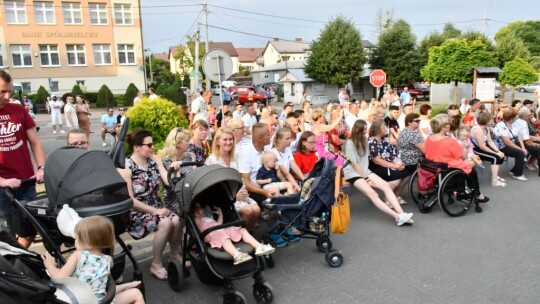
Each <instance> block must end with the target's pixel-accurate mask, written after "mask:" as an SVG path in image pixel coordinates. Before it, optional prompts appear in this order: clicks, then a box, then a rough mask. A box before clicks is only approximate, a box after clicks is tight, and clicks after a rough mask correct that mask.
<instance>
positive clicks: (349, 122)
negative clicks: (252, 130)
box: [345, 112, 360, 130]
mask: <svg viewBox="0 0 540 304" xmlns="http://www.w3.org/2000/svg"><path fill="white" fill-rule="evenodd" d="M359 118H360V117H359V116H357V115H354V114H352V113H350V112H349V113H347V115H345V123H346V124H347V127H348V128H349V130H352V128H353V126H354V123H355V122H356V121H357V120H358V119H359Z"/></svg>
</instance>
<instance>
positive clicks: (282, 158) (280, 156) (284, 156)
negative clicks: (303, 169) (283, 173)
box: [270, 147, 293, 171]
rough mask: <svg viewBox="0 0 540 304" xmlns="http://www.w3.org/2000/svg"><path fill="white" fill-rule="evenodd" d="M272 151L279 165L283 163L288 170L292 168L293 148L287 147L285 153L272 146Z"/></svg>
mask: <svg viewBox="0 0 540 304" xmlns="http://www.w3.org/2000/svg"><path fill="white" fill-rule="evenodd" d="M270 151H272V153H274V154H275V155H276V157H277V164H278V165H282V166H283V167H284V168H285V169H286V170H287V171H289V170H290V169H291V159H293V154H292V150H291V148H289V147H287V148H285V152H283V153H281V152H279V151H278V150H277V148H272V150H270Z"/></svg>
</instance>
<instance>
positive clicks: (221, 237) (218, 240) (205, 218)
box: [191, 202, 275, 265]
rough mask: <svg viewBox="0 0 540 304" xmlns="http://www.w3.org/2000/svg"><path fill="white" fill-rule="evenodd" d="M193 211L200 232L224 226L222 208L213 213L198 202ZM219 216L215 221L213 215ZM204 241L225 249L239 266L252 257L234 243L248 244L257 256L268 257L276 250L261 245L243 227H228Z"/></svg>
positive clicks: (211, 233) (216, 208)
mask: <svg viewBox="0 0 540 304" xmlns="http://www.w3.org/2000/svg"><path fill="white" fill-rule="evenodd" d="M192 206H193V210H192V212H191V215H192V216H193V218H194V219H195V223H196V224H197V227H198V228H199V230H200V231H201V232H202V233H204V232H205V231H206V229H208V228H210V227H214V226H218V225H221V224H223V212H222V211H221V208H219V207H214V210H213V212H212V211H211V210H210V207H209V206H206V207H205V208H201V205H200V204H199V203H197V202H194V203H193V205H192ZM212 213H214V214H216V215H217V216H218V219H217V221H216V220H214V216H213V214H212ZM204 240H205V241H206V242H208V243H210V245H211V246H212V248H223V250H225V251H226V252H227V253H228V254H230V255H231V256H232V257H233V258H234V265H238V264H241V263H244V262H247V261H249V260H251V259H252V258H251V256H250V255H249V254H247V253H245V252H241V251H239V250H238V249H237V248H236V247H235V246H234V244H233V242H239V241H240V240H242V241H243V242H244V243H248V244H249V245H251V246H252V247H253V248H255V249H256V250H255V255H257V256H261V255H268V254H272V253H274V251H275V249H274V248H273V247H272V246H270V245H264V244H261V243H259V242H258V241H257V240H256V239H255V238H253V236H251V234H249V232H248V231H247V230H246V228H242V227H226V228H222V229H218V230H214V231H212V232H210V233H208V235H206V237H205V238H204Z"/></svg>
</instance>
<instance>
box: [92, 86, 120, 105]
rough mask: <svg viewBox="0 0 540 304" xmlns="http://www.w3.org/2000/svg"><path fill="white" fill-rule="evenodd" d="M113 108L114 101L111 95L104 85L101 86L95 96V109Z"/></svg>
mask: <svg viewBox="0 0 540 304" xmlns="http://www.w3.org/2000/svg"><path fill="white" fill-rule="evenodd" d="M115 106H116V99H115V98H114V95H113V93H112V92H111V90H110V89H109V87H107V85H106V84H104V85H102V86H101V88H100V89H99V91H98V94H97V101H96V107H99V108H108V107H115Z"/></svg>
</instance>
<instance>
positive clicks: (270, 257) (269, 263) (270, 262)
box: [264, 254, 276, 268]
mask: <svg viewBox="0 0 540 304" xmlns="http://www.w3.org/2000/svg"><path fill="white" fill-rule="evenodd" d="M264 262H265V263H266V266H267V267H268V268H274V266H276V264H275V263H274V255H273V254H270V255H265V256H264Z"/></svg>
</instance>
